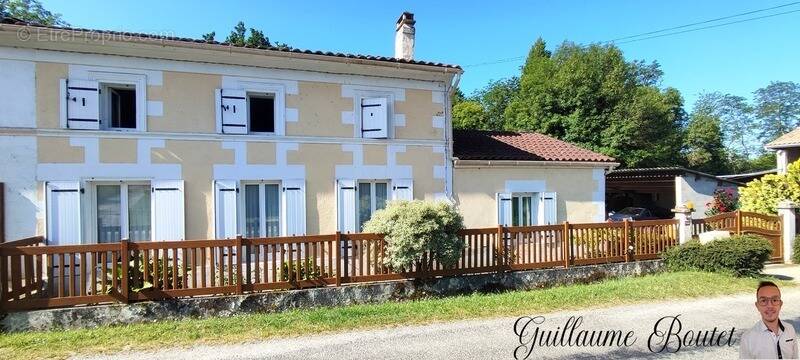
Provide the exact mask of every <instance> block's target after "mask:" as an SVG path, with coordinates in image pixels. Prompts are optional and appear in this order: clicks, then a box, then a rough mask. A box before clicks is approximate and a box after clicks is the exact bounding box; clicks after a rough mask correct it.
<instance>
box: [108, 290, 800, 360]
mask: <svg viewBox="0 0 800 360" xmlns="http://www.w3.org/2000/svg"><path fill="white" fill-rule="evenodd" d="M783 298H784V306H783V310H782V318H783V319H785V320H789V321H791V322H793V323H795V324H800V289H786V290H785V291H784V292H783ZM754 300H755V297H754V295H753V294H747V295H736V296H728V297H719V298H709V299H696V300H683V301H668V302H661V303H650V304H639V305H627V306H617V307H612V308H606V309H597V310H582V311H569V312H557V313H551V314H529V315H530V316H538V315H542V316H544V317H545V320H544V323H543V324H542V325H540V328H541V329H542V330H553V331H555V330H556V328H557V327H562V328H563V327H564V323H565V322H566V321H567V319H568V318H569V317H571V316H583V324H582V325H581V326H580V328H579V330H580V329H582V330H589V331H591V330H595V331H602V330H622V332H623V333H627V332H628V331H633V332H634V336H636V341H635V343H634V344H633V346H631V347H628V348H624V347H622V348H620V347H616V346H614V347H538V346H537V347H535V348H534V350H533V352H532V353H531V355H530V357H529V358H530V359H534V358H536V359H539V358H550V359H581V358H587V359H588V358H595V357H598V356H601V357H615V358H617V357H637V358H639V357H661V356H663V354H653V353H652V352H650V351H649V350H648V348H647V343H648V337H649V336H650V334H651V333H652V332H653V327H654V325H655V324H656V322H657V321H658V320H659V319H661V318H662V317H665V316H676V315H680V316H679V319H680V320H681V325H682V331H681V334H684V333H685V332H686V331H688V330H695V331H697V330H712V329H713V328H714V327H717V333H719V332H720V331H722V330H729V329H730V328H731V327H735V328H736V331H735V335H734V340H735V341H736V343H735V345H734V346H732V347H729V346H721V347H716V346H715V347H700V348H698V347H684V348H682V349H681V350H680V351H678V352H677V353H676V354H670V357H671V358H674V357H678V358H686V359H689V358H692V359H697V358H709V359H712V358H713V359H719V358H736V357H737V356H738V339H739V337H740V336H741V333H742V332H743V331H744V330H745V329H747V328H749V327H751V326H753V324H754V323H755V322H756V321H757V320H758V314H757V312H756V309H755V306H754V305H753V302H754ZM516 320H517V318H499V319H488V320H470V321H459V322H452V323H441V324H433V325H425V326H404V327H397V328H389V329H382V330H370V331H356V332H347V333H340V334H331V335H313V336H307V337H300V338H290V339H282V340H270V341H264V342H258V343H248V344H236V345H222V346H199V347H194V348H189V349H165V350H161V351H158V352H143V353H141V352H140V353H124V354H118V355H114V356H110V357H99V358H98V359H142V358H147V359H193V360H198V359H264V358H267V359H270V358H275V359H277V358H280V359H303V360H308V359H365V358H375V359H453V358H455V359H460V358H477V359H483V358H513V355H512V354H513V352H514V349H515V348H516V347H517V346H518V345H519V339H518V337H517V336H516V335H515V334H514V329H513V328H514V323H515V321H516ZM663 324H666V323H663ZM795 327H796V328H798V326H797V325H795ZM665 329H666V328H665ZM798 329H800V328H798ZM576 333H577V332H576ZM726 340H727V337H726V338H724V339H723V342H725V341H726ZM676 355H677V356H676Z"/></svg>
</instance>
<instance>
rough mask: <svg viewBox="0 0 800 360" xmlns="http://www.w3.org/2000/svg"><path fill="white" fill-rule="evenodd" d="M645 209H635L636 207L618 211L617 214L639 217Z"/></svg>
mask: <svg viewBox="0 0 800 360" xmlns="http://www.w3.org/2000/svg"><path fill="white" fill-rule="evenodd" d="M643 210H644V209H642V208H635V207H626V208H624V209H622V210H620V211H617V214H622V215H639V214H640V213H641V212H642V211H643Z"/></svg>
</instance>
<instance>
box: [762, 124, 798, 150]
mask: <svg viewBox="0 0 800 360" xmlns="http://www.w3.org/2000/svg"><path fill="white" fill-rule="evenodd" d="M787 145H800V127H799V128H797V129H794V130H792V131H789V132H788V133H786V134H783V135H781V136H780V137H778V138H777V139H775V140H772V141H770V142H769V143H768V144H767V145H766V147H768V148H773V147H784V146H787Z"/></svg>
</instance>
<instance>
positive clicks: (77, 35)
mask: <svg viewBox="0 0 800 360" xmlns="http://www.w3.org/2000/svg"><path fill="white" fill-rule="evenodd" d="M31 27H33V28H35V29H37V31H47V32H49V33H56V32H63V31H68V32H70V33H71V35H73V36H59V37H57V39H58V41H59V42H68V43H76V44H80V43H86V42H87V41H98V40H100V41H105V42H106V43H109V42H114V43H121V44H126V43H127V44H147V45H158V46H171V47H177V48H186V49H201V50H211V51H218V52H225V53H239V54H249V55H262V56H264V55H266V56H275V57H283V58H289V59H307V60H318V61H330V62H338V63H345V64H363V65H373V66H380V67H386V68H392V69H402V70H412V71H424V72H434V73H443V74H451V75H455V74H463V73H464V71H463V69H461V68H460V67H457V66H447V65H432V64H412V63H407V62H402V61H391V60H373V59H363V58H357V57H345V56H336V55H325V54H314V53H305V52H294V51H279V50H270V49H257V48H247V47H239V46H232V45H225V44H220V43H204V42H193V41H188V40H186V41H181V40H174V39H163V38H152V37H143V36H129V37H127V38H125V37H123V36H121V35H120V36H116V39H114V40H108V39H107V38H105V37H100V38H98V37H97V36H95V37H91V36H89V35H90V34H105V33H104V32H102V31H92V30H79V29H67V28H52V27H39V26H28V25H16V24H0V32H9V33H14V34H15V35H16V34H18V32H19V31H20V30H21V29H23V28H31ZM110 35H113V34H109V36H110ZM120 38H124V40H120Z"/></svg>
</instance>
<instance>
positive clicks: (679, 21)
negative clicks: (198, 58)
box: [43, 0, 800, 108]
mask: <svg viewBox="0 0 800 360" xmlns="http://www.w3.org/2000/svg"><path fill="white" fill-rule="evenodd" d="M790 2H792V0H777V1H767V0H761V1H734V0H729V1H697V0H694V1H686V0H670V1H633V0H625V1H622V0H620V1H509V2H507V1H492V2H471V1H460V2H444V1H393V2H388V1H370V2H367V1H335V2H334V1H311V0H309V1H224V2H221V1H165V0H160V1H152V0H139V1H113V2H112V1H98V0H69V1H63V0H59V1H53V0H44V1H43V3H44V4H45V7H46V8H48V9H50V10H51V11H54V12H58V13H61V14H62V15H63V17H64V19H65V20H66V21H67V22H69V23H71V24H72V25H73V26H76V27H87V28H98V29H109V30H120V31H137V32H156V33H167V34H171V35H175V36H185V37H193V38H199V37H200V35H201V34H203V33H206V32H209V31H216V32H217V39H218V40H224V38H225V36H226V35H227V34H228V33H229V32H230V30H231V29H232V27H233V26H234V25H235V24H236V22H238V21H239V20H242V21H244V22H245V24H246V25H247V26H248V27H255V28H260V29H262V30H264V32H265V33H266V34H267V35H268V36H269V37H270V39H271V40H273V41H275V40H277V41H281V42H285V43H288V44H290V45H292V46H295V47H299V48H304V49H313V50H330V51H341V52H349V53H361V54H373V55H387V56H391V55H392V54H393V51H394V47H393V41H394V22H395V20H396V19H397V17H398V16H399V15H400V13H401V12H403V11H411V12H413V13H415V17H416V19H417V40H416V41H417V47H416V56H415V57H416V58H417V59H419V60H431V61H439V62H447V63H455V64H459V65H462V66H465V71H466V73H465V75H464V77H463V79H462V81H461V88H462V89H463V90H464V91H465V93H467V94H470V93H471V92H472V91H473V90H475V89H479V88H481V87H483V86H484V85H485V84H486V83H487V82H488V81H489V80H491V79H500V78H505V77H510V76H514V75H517V74H519V66H520V65H521V64H522V60H519V61H511V62H504V63H499V64H493V65H485V66H468V65H471V64H479V63H485V62H492V61H496V60H499V59H508V58H514V57H518V56H524V55H526V54H527V51H528V49H529V47H530V45H531V44H532V43H533V41H534V40H535V39H536V38H537V37H539V36H541V37H542V38H543V39H545V41H547V44H548V48H551V49H552V48H554V47H555V46H556V45H557V44H559V43H561V42H562V41H564V40H570V41H575V42H578V43H591V42H602V41H608V40H611V39H616V38H620V37H625V36H628V35H635V34H640V33H644V32H648V31H653V30H659V29H662V28H668V27H672V26H679V25H683V24H688V23H693V22H698V21H703V20H708V19H712V18H717V17H722V16H726V15H732V14H736V13H741V12H746V11H751V10H756V9H761V8H768V7H772V6H777V5H782V4H786V3H790ZM487 4H491V5H487ZM796 9H800V4H796V5H793V6H789V7H784V8H781V9H776V10H773V11H770V12H764V13H758V14H753V15H750V17H754V16H760V15H766V14H770V13H777V12H783V11H790V10H796ZM744 18H747V17H741V18H735V19H731V20H728V21H732V20H738V19H744ZM798 39H800V12H796V13H792V14H787V15H782V16H776V17H772V18H768V19H762V20H756V21H750V22H744V23H740V24H734V25H730V26H723V27H719V28H714V29H707V30H702V31H697V32H690V33H686V34H680V35H674V36H666V37H662V38H657V39H651V40H645V41H639V42H633V43H628V44H621V45H620V47H621V48H622V50H623V51H624V52H625V55H626V57H627V58H628V59H643V60H647V61H651V60H656V61H658V62H659V63H660V64H661V67H662V69H663V70H664V73H665V75H664V80H663V83H662V86H672V87H675V88H677V89H679V90H680V91H681V93H682V94H683V96H684V98H685V99H686V102H687V108H688V107H690V106H691V104H692V103H693V102H694V100H695V98H696V96H697V94H698V93H700V92H702V91H722V92H728V93H732V94H735V95H741V96H745V97H748V98H750V97H751V94H752V92H753V91H754V90H756V89H758V88H759V87H763V86H765V85H767V84H769V82H770V81H777V80H782V81H795V82H800V46H798Z"/></svg>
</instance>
